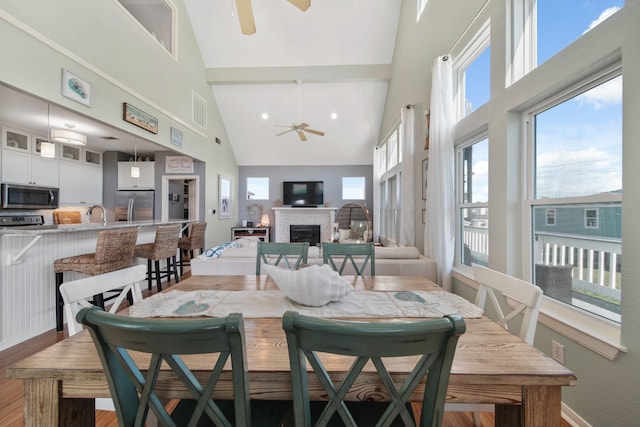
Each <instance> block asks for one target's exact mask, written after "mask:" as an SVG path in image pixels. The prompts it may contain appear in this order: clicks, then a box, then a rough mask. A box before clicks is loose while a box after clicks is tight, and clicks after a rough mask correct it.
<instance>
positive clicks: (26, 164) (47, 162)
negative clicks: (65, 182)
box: [2, 128, 59, 187]
mask: <svg viewBox="0 0 640 427" xmlns="http://www.w3.org/2000/svg"><path fill="white" fill-rule="evenodd" d="M46 141H47V139H46V138H44V137H38V136H35V135H32V134H30V133H28V132H23V131H19V130H14V129H9V128H3V129H2V182H8V183H13V184H28V185H40V186H45V187H58V184H59V181H58V168H59V165H58V159H57V158H45V157H42V156H41V155H40V151H39V147H40V144H41V143H42V142H46Z"/></svg>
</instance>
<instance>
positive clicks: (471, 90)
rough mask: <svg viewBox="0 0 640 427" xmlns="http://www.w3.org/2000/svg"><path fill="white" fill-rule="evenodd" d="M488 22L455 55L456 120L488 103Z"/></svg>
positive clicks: (489, 53)
mask: <svg viewBox="0 0 640 427" xmlns="http://www.w3.org/2000/svg"><path fill="white" fill-rule="evenodd" d="M489 36H490V25H489V21H487V23H486V24H485V25H484V26H483V27H482V29H481V30H480V31H479V32H478V34H477V35H476V36H475V37H474V38H473V39H472V40H471V42H470V43H469V44H468V45H467V46H466V47H465V49H464V50H463V51H462V52H461V53H460V54H459V55H457V57H456V59H455V62H454V64H453V69H454V72H455V74H456V76H457V78H456V82H457V94H456V105H457V110H458V118H460V119H462V118H464V117H466V116H468V115H469V114H470V113H471V112H472V111H474V110H476V109H477V108H478V107H480V106H481V105H484V104H486V103H487V101H489V97H490V62H489V60H490V56H491V49H490V46H489Z"/></svg>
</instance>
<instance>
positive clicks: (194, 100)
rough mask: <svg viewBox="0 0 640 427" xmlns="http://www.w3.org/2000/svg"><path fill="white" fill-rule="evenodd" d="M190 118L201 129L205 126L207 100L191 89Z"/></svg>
mask: <svg viewBox="0 0 640 427" xmlns="http://www.w3.org/2000/svg"><path fill="white" fill-rule="evenodd" d="M191 120H192V121H193V123H195V124H197V125H198V126H200V127H201V128H202V129H206V128H207V101H205V99H204V98H203V97H201V96H200V95H198V94H197V93H196V92H195V91H191Z"/></svg>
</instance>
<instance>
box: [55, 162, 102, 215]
mask: <svg viewBox="0 0 640 427" xmlns="http://www.w3.org/2000/svg"><path fill="white" fill-rule="evenodd" d="M60 204H61V205H74V206H77V205H87V206H91V205H101V204H102V167H96V166H95V165H93V164H89V163H85V162H80V161H69V162H63V163H61V167H60Z"/></svg>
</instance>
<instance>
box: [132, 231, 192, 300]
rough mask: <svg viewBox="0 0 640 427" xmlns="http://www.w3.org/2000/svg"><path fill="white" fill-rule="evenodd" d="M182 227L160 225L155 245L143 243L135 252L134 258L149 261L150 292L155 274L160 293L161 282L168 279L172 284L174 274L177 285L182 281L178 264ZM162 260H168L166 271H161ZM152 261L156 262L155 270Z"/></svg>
mask: <svg viewBox="0 0 640 427" xmlns="http://www.w3.org/2000/svg"><path fill="white" fill-rule="evenodd" d="M180 227H181V225H180V224H169V225H159V226H158V228H157V229H156V238H155V241H154V242H153V243H143V244H141V245H136V247H135V250H134V252H133V254H134V256H136V257H138V258H146V260H147V283H148V285H149V290H151V287H152V285H151V279H152V276H153V274H154V273H155V278H156V286H157V288H158V292H160V291H161V290H162V283H161V280H162V279H163V278H165V277H166V278H167V282H170V281H171V274H173V275H174V276H175V278H176V283H178V282H179V281H180V279H179V278H178V264H177V262H176V253H177V252H178V238H179V237H180ZM161 259H166V260H167V269H166V270H160V260H161ZM151 261H154V265H155V270H154V269H153V268H152V265H151ZM172 270H173V271H172Z"/></svg>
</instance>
